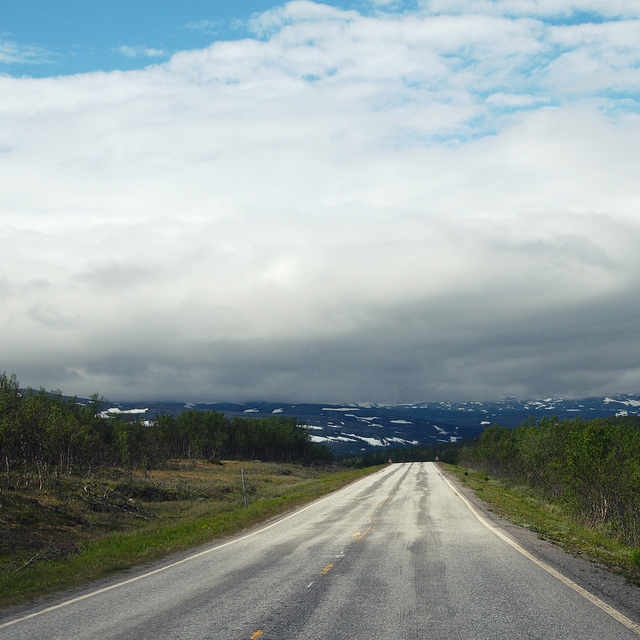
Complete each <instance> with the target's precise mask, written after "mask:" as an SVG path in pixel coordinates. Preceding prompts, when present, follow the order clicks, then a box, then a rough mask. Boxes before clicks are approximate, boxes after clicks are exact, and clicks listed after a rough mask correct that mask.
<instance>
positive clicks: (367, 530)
mask: <svg viewBox="0 0 640 640" xmlns="http://www.w3.org/2000/svg"><path fill="white" fill-rule="evenodd" d="M369 531H371V527H367V528H366V529H365V531H364V533H362V534H360V532H359V531H358V533H357V534H356V535H359V538H358V540H362V538H364V537H365V536H366V535H367V533H369ZM354 538H355V536H354Z"/></svg>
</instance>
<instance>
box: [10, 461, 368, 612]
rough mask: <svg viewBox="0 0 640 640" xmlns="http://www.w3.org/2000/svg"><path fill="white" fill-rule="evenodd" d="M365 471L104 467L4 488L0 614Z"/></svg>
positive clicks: (232, 465)
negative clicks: (47, 482) (41, 486)
mask: <svg viewBox="0 0 640 640" xmlns="http://www.w3.org/2000/svg"><path fill="white" fill-rule="evenodd" d="M242 469H244V475H245V489H246V497H247V507H245V503H244V495H243V488H242V476H241V470H242ZM374 470H375V469H374ZM370 472H371V470H370V469H369V470H355V471H354V470H350V471H345V470H343V469H340V468H337V467H308V466H303V465H296V464H275V463H261V462H237V461H225V462H222V463H220V462H217V461H212V462H204V461H202V462H198V463H196V464H194V463H190V462H176V463H174V464H173V465H171V466H170V467H169V468H166V469H159V470H151V471H123V470H121V469H112V470H109V471H108V472H105V473H102V474H101V475H99V476H91V477H83V478H80V477H76V478H73V477H72V478H65V479H62V480H60V481H58V482H55V483H52V484H51V486H49V487H47V488H46V489H45V490H44V491H35V490H34V489H31V488H29V489H25V488H19V487H11V488H8V489H3V491H2V493H0V606H8V605H11V604H16V603H19V602H24V601H25V600H29V599H33V598H35V597H37V596H41V595H44V594H48V593H53V592H55V591H58V590H60V589H64V588H68V587H73V586H77V585H79V584H82V583H83V582H87V581H90V580H94V579H97V578H100V577H103V576H105V575H108V574H110V573H113V572H114V571H119V570H122V569H127V568H130V567H132V566H135V565H136V564H140V563H142V562H146V561H149V560H152V559H157V558H159V557H162V556H163V555H166V554H169V553H171V552H174V551H178V550H182V549H186V548H189V547H192V546H194V545H197V544H201V543H204V542H207V541H209V540H212V539H215V538H217V537H220V536H224V535H229V534H232V533H235V532H237V531H240V530H242V529H244V528H246V527H249V526H251V525H254V524H256V523H258V522H260V521H262V520H265V519H267V518H270V517H273V516H275V515H277V514H280V513H282V512H284V511H287V510H289V509H291V508H294V507H296V506H298V505H300V504H304V503H305V502H309V501H311V500H313V499H315V498H317V497H319V496H321V495H323V494H325V493H328V492H330V491H333V490H335V489H338V488H339V487H341V486H344V485H345V484H347V483H348V482H350V481H352V480H353V479H356V478H358V477H361V476H362V475H365V474H366V473H370Z"/></svg>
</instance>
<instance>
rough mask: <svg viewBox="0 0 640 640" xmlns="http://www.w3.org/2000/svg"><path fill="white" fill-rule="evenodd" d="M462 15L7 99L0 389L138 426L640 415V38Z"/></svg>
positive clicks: (497, 6) (179, 58) (386, 22)
mask: <svg viewBox="0 0 640 640" xmlns="http://www.w3.org/2000/svg"><path fill="white" fill-rule="evenodd" d="M446 6H447V8H445V7H444V5H443V6H442V7H440V6H439V5H437V3H435V2H429V3H426V4H425V6H424V8H423V9H421V10H420V11H419V12H415V13H403V14H397V13H393V12H385V9H384V7H385V5H384V3H382V4H381V3H378V8H377V9H376V12H375V13H372V14H371V15H363V14H359V13H357V12H355V11H342V10H339V9H336V8H333V7H329V6H326V5H322V4H317V3H312V2H300V1H298V2H291V3H289V4H286V5H283V6H282V7H280V8H278V9H275V10H272V11H269V12H267V13H265V14H262V15H260V16H255V17H254V20H253V23H252V28H253V29H254V33H255V37H253V38H250V39H244V40H238V41H226V42H215V43H213V44H212V45H211V46H210V47H208V48H206V49H203V50H197V51H188V52H181V53H178V54H176V55H174V56H173V57H172V58H171V59H170V60H169V61H167V62H166V63H163V64H158V65H154V66H150V67H148V68H146V69H143V70H139V71H129V72H126V73H125V72H112V73H94V74H83V75H75V76H69V77H57V78H44V79H28V78H21V79H15V78H9V77H3V78H0V90H1V91H2V95H3V96H5V98H4V99H3V101H2V103H0V193H2V198H1V199H0V214H1V216H2V220H3V225H2V228H1V229H0V249H1V251H2V256H3V270H2V272H0V317H2V319H3V327H4V331H3V333H2V336H1V337H0V354H2V355H1V356H0V358H1V359H0V369H4V370H7V371H8V372H16V373H17V374H18V377H19V378H20V380H21V382H22V383H23V384H25V385H34V386H40V385H42V386H45V387H46V388H60V389H62V390H63V391H64V392H65V393H75V394H79V395H86V394H89V393H92V392H96V391H97V392H99V393H101V394H102V395H105V396H107V397H110V398H112V399H123V400H124V399H128V398H136V399H142V398H145V399H152V398H157V399H161V398H165V399H167V398H174V399H180V400H222V399H225V400H247V399H269V400H274V401H275V400H283V401H284V400H293V401H305V400H306V401H314V400H315V401H319V402H330V401H335V402H357V401H379V402H403V401H414V400H430V399H440V398H449V399H481V398H482V399H484V398H497V397H498V398H499V397H502V396H504V395H505V394H508V393H515V394H517V395H520V396H529V397H532V396H541V395H544V396H547V395H570V396H585V395H592V394H601V393H602V394H603V393H614V392H632V391H635V392H637V389H638V384H639V382H640V364H639V363H640V347H639V346H638V344H637V343H638V341H637V319H638V317H639V316H640V308H639V307H640V302H639V301H638V296H637V292H636V289H637V282H638V281H639V279H640V252H638V247H639V246H640V225H639V222H640V219H639V213H638V212H639V211H640V206H639V205H640V195H639V192H638V189H637V180H638V160H637V149H638V145H639V143H640V118H639V117H638V111H639V110H638V105H637V102H636V101H635V98H636V96H637V90H638V84H639V83H640V77H639V76H638V73H639V72H638V68H639V65H638V63H639V62H640V60H639V58H640V49H638V48H637V47H636V46H635V45H633V42H638V41H640V38H639V37H638V36H640V33H638V30H639V27H638V20H637V17H638V16H637V15H629V13H628V6H629V3H626V4H625V7H626V8H625V11H627V13H624V11H623V9H622V8H620V11H619V13H618V14H616V15H613V13H612V11H613V10H612V9H611V6H612V5H611V3H607V4H606V5H605V4H604V3H597V2H595V0H594V2H593V3H591V4H589V5H588V6H587V4H586V3H582V4H580V5H578V3H572V4H569V3H567V4H566V5H561V6H560V5H558V4H557V3H555V4H554V6H557V7H558V8H557V10H555V13H554V10H553V9H552V8H551V5H544V3H531V4H530V5H529V4H527V3H509V2H506V1H505V2H502V3H488V4H487V6H486V7H484V5H482V3H477V2H476V3H473V4H472V5H467V4H466V3H462V2H461V3H459V5H456V7H454V5H453V4H452V3H449V2H447V3H446ZM471 7H474V9H473V12H472V10H471ZM542 7H546V10H544V11H543V10H542ZM607 7H608V8H607ZM621 7H622V6H621ZM576 8H580V9H581V10H590V11H592V12H597V13H598V14H599V21H592V22H589V23H585V24H569V23H566V24H564V23H563V21H562V20H559V19H557V18H558V16H560V15H561V14H562V15H570V14H571V12H573V11H574V10H575V9H576ZM445 12H446V13H445ZM636 13H638V12H636ZM554 16H555V18H554ZM610 17H613V18H615V20H612V21H609V18H610ZM550 18H554V19H550ZM621 38H622V39H621Z"/></svg>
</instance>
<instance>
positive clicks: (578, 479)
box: [459, 417, 640, 545]
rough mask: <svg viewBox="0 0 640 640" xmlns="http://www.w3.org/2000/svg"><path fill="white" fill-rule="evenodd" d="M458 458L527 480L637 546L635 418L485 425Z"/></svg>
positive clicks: (639, 471)
mask: <svg viewBox="0 0 640 640" xmlns="http://www.w3.org/2000/svg"><path fill="white" fill-rule="evenodd" d="M459 462H460V464H463V465H468V466H471V467H473V468H477V469H481V470H484V471H485V472H487V473H489V474H491V475H493V476H496V477H499V478H501V479H503V480H506V481H508V482H511V483H517V484H526V485H528V486H530V487H533V488H534V489H536V490H537V491H538V492H539V493H540V494H541V495H543V496H544V497H546V498H547V499H549V500H550V501H562V502H563V503H565V504H566V505H567V506H568V507H569V508H570V509H571V510H572V511H573V512H574V513H576V514H577V515H578V516H580V517H582V518H584V519H586V520H588V521H590V522H591V523H592V524H602V525H604V526H606V527H608V528H609V529H610V530H611V531H612V532H613V533H615V534H617V535H620V536H621V537H622V538H623V539H625V540H626V541H627V542H629V543H631V544H635V545H639V544H640V499H639V496H640V418H638V417H617V418H598V419H594V420H583V419H580V418H576V419H568V420H564V421H559V420H558V419H557V418H556V417H552V418H543V419H542V420H539V421H535V420H533V419H531V420H529V421H527V422H525V423H523V424H522V425H520V426H518V427H516V428H514V429H509V428H507V427H499V426H490V427H488V428H487V429H486V430H485V431H484V432H483V433H482V434H481V436H480V437H479V438H478V439H477V440H476V441H475V443H473V444H472V445H470V446H467V447H465V448H463V449H462V450H461V451H460V453H459Z"/></svg>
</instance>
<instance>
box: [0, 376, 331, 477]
mask: <svg viewBox="0 0 640 640" xmlns="http://www.w3.org/2000/svg"><path fill="white" fill-rule="evenodd" d="M102 405H103V402H102V401H101V400H100V399H99V398H98V396H97V395H94V396H92V398H91V400H90V401H89V403H84V404H83V403H80V402H78V400H77V399H76V398H64V397H63V396H62V394H61V393H60V392H47V391H45V390H44V389H40V390H39V391H34V390H32V389H28V390H26V391H21V390H20V385H19V383H18V380H17V379H16V376H15V374H13V375H11V376H8V375H7V374H6V373H2V374H0V465H2V467H3V468H4V469H3V471H4V475H5V477H6V484H7V485H10V484H11V483H12V482H13V483H16V482H23V483H24V484H29V483H31V482H33V481H36V482H37V483H38V484H39V486H40V487H42V486H43V485H44V483H45V482H46V481H47V480H48V479H50V478H53V477H58V478H59V477H60V476H62V475H67V476H68V475H71V474H74V473H78V474H86V473H89V472H91V471H95V470H97V469H100V468H108V467H129V468H133V467H139V466H146V467H152V466H162V465H164V464H166V463H167V462H169V461H170V460H172V459H177V458H182V459H193V460H195V459H213V458H217V459H219V458H226V459H257V460H271V461H280V462H287V461H293V460H299V461H304V462H312V461H317V460H329V459H331V458H332V454H331V452H330V451H329V449H327V448H326V447H323V446H320V445H317V444H314V443H313V442H311V438H310V436H309V435H308V433H307V432H306V431H305V429H304V428H303V425H302V424H300V423H298V420H297V418H295V417H289V416H273V417H267V418H239V417H234V418H232V419H230V418H228V417H226V416H225V415H224V414H222V413H218V412H216V411H215V410H209V411H200V410H197V409H190V410H188V411H185V412H184V413H182V414H180V415H179V416H177V417H174V416H170V415H158V416H157V417H156V420H154V421H153V422H152V423H151V424H143V423H142V422H140V421H139V420H136V421H129V420H124V419H122V418H120V417H106V418H105V417H101V416H100V411H101V409H102Z"/></svg>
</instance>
